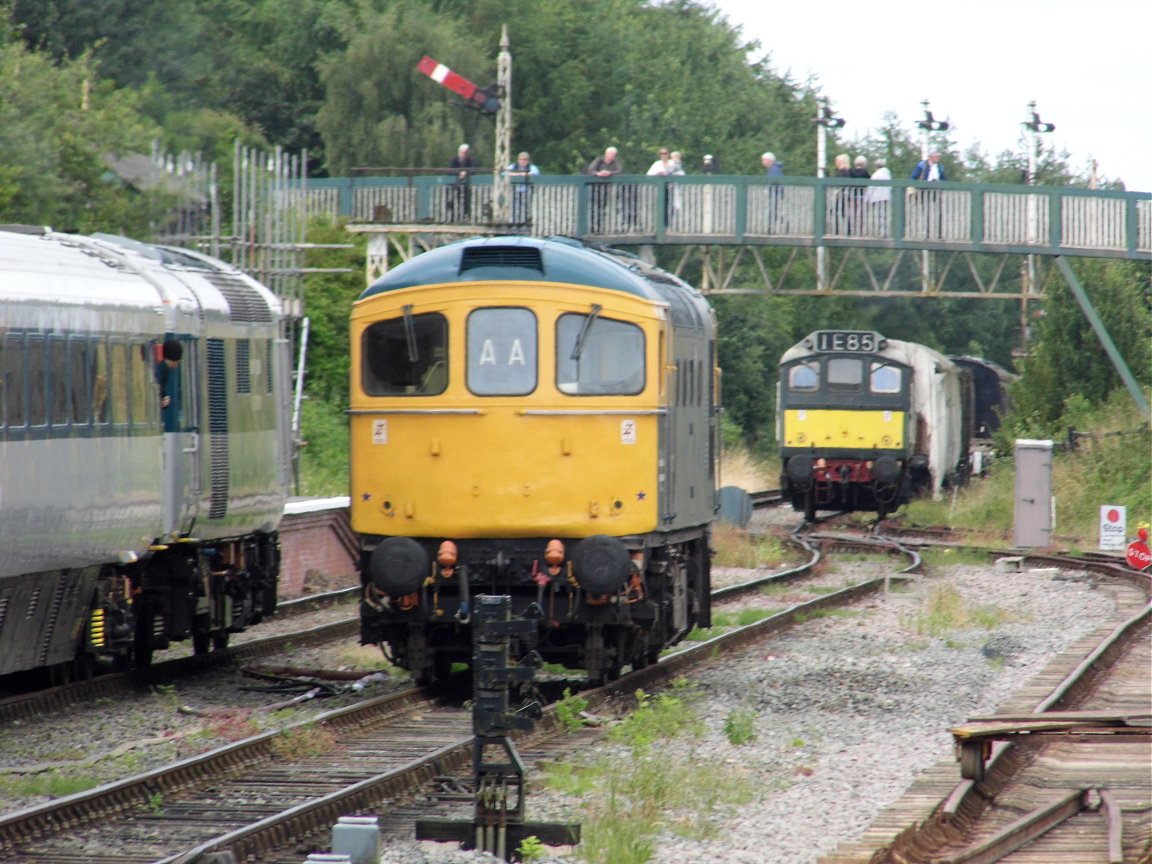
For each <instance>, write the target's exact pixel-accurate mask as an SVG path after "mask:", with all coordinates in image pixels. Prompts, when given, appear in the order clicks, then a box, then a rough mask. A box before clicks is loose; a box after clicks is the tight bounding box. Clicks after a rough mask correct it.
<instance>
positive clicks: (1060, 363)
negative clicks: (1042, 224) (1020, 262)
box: [1012, 259, 1152, 436]
mask: <svg viewBox="0 0 1152 864" xmlns="http://www.w3.org/2000/svg"><path fill="white" fill-rule="evenodd" d="M1073 269H1074V270H1075V272H1076V274H1077V275H1078V277H1079V279H1080V282H1081V284H1082V285H1083V286H1084V289H1085V291H1086V292H1087V294H1088V296H1089V299H1090V300H1091V301H1092V305H1093V307H1094V308H1095V309H1096V313H1097V315H1099V317H1100V319H1101V321H1102V322H1103V324H1104V326H1105V327H1106V328H1107V330H1108V333H1109V334H1110V336H1111V338H1112V341H1113V343H1114V344H1115V346H1116V349H1117V350H1118V351H1119V352H1120V354H1121V356H1123V357H1124V359H1125V360H1126V362H1127V363H1128V366H1129V369H1130V370H1131V372H1132V375H1133V376H1134V377H1135V379H1136V380H1137V382H1139V383H1140V384H1142V385H1143V386H1144V387H1148V386H1150V385H1152V354H1150V345H1152V342H1150V340H1149V334H1152V266H1150V265H1148V264H1147V263H1143V262H1121V261H1105V260H1096V259H1091V260H1087V259H1081V260H1078V261H1076V262H1074V264H1073ZM1062 281H1063V280H1060V284H1054V285H1053V287H1052V288H1051V289H1050V290H1049V292H1048V298H1047V300H1046V301H1045V302H1044V305H1043V307H1042V312H1041V314H1039V315H1038V317H1037V318H1035V319H1034V328H1033V333H1032V341H1031V343H1030V345H1029V350H1028V355H1027V356H1026V357H1024V358H1023V359H1022V360H1021V361H1020V364H1019V366H1020V372H1021V379H1020V380H1019V381H1018V382H1017V383H1016V385H1015V386H1014V387H1013V388H1012V397H1013V409H1014V410H1013V413H1014V415H1015V416H1014V422H1013V425H1012V431H1013V432H1014V433H1017V434H1020V435H1024V436H1044V435H1050V434H1053V433H1056V432H1060V431H1062V430H1060V429H1059V428H1058V424H1059V422H1060V420H1061V418H1062V416H1063V415H1064V412H1065V405H1066V404H1067V403H1068V402H1069V401H1070V400H1072V399H1074V398H1080V399H1083V400H1084V401H1086V402H1087V404H1089V405H1093V406H1098V405H1101V404H1103V403H1104V401H1105V400H1107V399H1108V397H1109V395H1110V394H1111V393H1112V392H1113V391H1115V390H1116V389H1118V388H1119V387H1121V386H1123V385H1122V380H1121V378H1120V377H1119V374H1118V373H1117V371H1116V369H1115V368H1114V367H1113V365H1112V363H1111V361H1110V360H1109V358H1108V356H1107V354H1106V353H1105V351H1104V350H1103V348H1102V347H1101V345H1100V341H1099V340H1098V338H1097V337H1096V333H1095V332H1094V331H1093V329H1092V328H1091V327H1090V326H1089V324H1088V321H1087V320H1086V319H1085V316H1084V313H1083V311H1082V310H1081V309H1080V306H1079V304H1078V303H1077V302H1076V298H1075V297H1074V296H1073V295H1072V292H1071V291H1070V290H1069V289H1068V288H1067V287H1066V286H1065V285H1063V284H1062Z"/></svg>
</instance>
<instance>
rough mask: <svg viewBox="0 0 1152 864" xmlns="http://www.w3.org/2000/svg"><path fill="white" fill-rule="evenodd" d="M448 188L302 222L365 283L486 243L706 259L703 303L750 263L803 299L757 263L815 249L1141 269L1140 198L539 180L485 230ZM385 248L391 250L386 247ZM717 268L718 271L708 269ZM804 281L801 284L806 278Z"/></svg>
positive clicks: (377, 196) (339, 207) (490, 208)
mask: <svg viewBox="0 0 1152 864" xmlns="http://www.w3.org/2000/svg"><path fill="white" fill-rule="evenodd" d="M452 180H453V178H451V177H445V176H427V175H423V176H420V175H413V176H407V177H403V176H401V177H373V176H353V177H348V178H340V179H327V180H307V181H304V185H303V186H302V187H301V189H302V190H303V191H302V194H303V196H304V198H305V200H306V206H307V209H308V211H309V213H312V214H321V213H323V214H326V215H328V216H330V217H334V218H335V217H343V218H345V219H348V220H350V221H351V222H352V223H353V226H352V230H354V231H361V232H364V233H367V234H369V235H370V236H371V237H372V238H374V239H371V240H370V249H369V255H370V262H369V278H374V276H375V275H379V273H381V272H383V270H384V269H386V267H387V252H388V251H389V247H390V246H391V247H392V249H393V251H400V252H401V254H402V255H405V252H406V250H408V249H409V248H411V246H410V244H411V242H412V240H411V239H410V238H415V242H416V245H417V247H421V246H425V244H427V246H432V245H439V244H440V243H442V242H444V241H445V240H448V239H450V238H452V237H454V236H459V235H465V236H471V235H475V234H488V233H491V234H503V233H525V234H530V235H533V236H544V237H546V236H551V235H565V236H572V237H579V238H581V239H584V240H588V241H594V242H600V243H604V244H607V245H613V246H638V247H660V246H677V247H685V249H692V248H696V249H708V250H710V251H709V253H708V255H707V256H706V260H705V265H704V267H703V268H702V269H703V274H702V275H703V279H702V280H698V281H702V282H703V284H700V285H699V287H700V288H701V290H704V291H706V292H712V291H723V290H731V289H732V288H733V283H732V280H731V275H732V265H733V264H734V262H736V261H738V260H739V259H740V258H745V257H746V256H748V255H751V257H752V258H754V259H755V260H756V261H758V262H759V263H760V265H761V268H760V269H761V270H762V275H763V276H764V277H765V278H766V279H767V281H768V284H766V285H765V286H764V288H766V289H767V290H769V291H775V290H787V289H788V288H791V291H789V292H788V293H792V292H794V291H808V290H814V289H813V286H812V285H811V284H809V285H806V286H796V285H794V286H787V285H782V284H777V283H779V282H781V281H782V279H780V278H773V274H772V271H773V269H775V270H777V272H778V273H779V270H780V267H781V266H783V265H782V264H780V263H777V264H776V265H775V266H774V267H768V266H766V265H764V258H763V256H762V255H760V254H758V253H759V252H760V251H761V250H765V249H768V248H770V247H783V248H786V249H789V250H792V251H793V252H794V253H795V254H797V255H803V254H804V252H803V250H816V249H837V248H841V249H849V250H853V249H854V250H890V251H891V252H892V253H893V255H892V256H889V260H897V259H896V256H900V257H901V258H902V259H903V258H908V257H909V255H908V253H913V254H912V255H911V259H913V260H914V259H916V258H920V259H921V261H923V256H917V255H915V254H914V253H917V252H946V253H954V254H963V255H972V254H976V253H980V254H985V255H989V254H990V255H999V256H1006V255H1011V256H1019V255H1031V256H1049V257H1055V256H1069V257H1104V258H1121V259H1128V260H1134V261H1152V193H1148V192H1122V191H1113V190H1102V189H1081V188H1071V187H1056V186H1012V185H991V184H972V183H953V182H945V183H921V182H916V181H910V180H892V181H869V180H849V179H846V178H834V179H817V178H807V177H779V178H767V177H759V176H756V177H746V176H685V177H675V178H667V177H647V176H621V177H618V178H613V179H612V180H611V181H608V182H604V181H599V180H597V179H596V178H592V177H585V176H548V175H542V176H540V177H536V178H533V182H531V183H530V184H523V185H518V184H513V185H512V188H511V198H512V200H511V202H510V204H511V207H510V208H508V211H507V212H508V213H509V218H508V219H506V220H497V219H495V218H493V216H492V214H494V213H497V212H501V208H499V207H497V206H494V201H493V188H494V187H493V182H492V177H490V176H483V177H475V178H473V181H472V183H471V184H470V185H469V186H468V187H467V188H463V189H462V188H461V187H459V186H456V185H454V184H453V182H452ZM389 237H390V238H392V240H393V241H395V240H398V239H399V238H401V237H403V238H405V239H404V240H403V241H402V242H399V243H390V242H388V241H386V240H385V238H389ZM425 248H426V247H425ZM412 251H422V249H421V248H415V249H413V250H412ZM725 251H727V252H728V253H731V254H728V255H727V256H726V255H725ZM735 253H742V254H740V255H737V254H735ZM902 253H903V254H902ZM685 254H687V253H685ZM405 257H406V256H405ZM872 257H875V256H872ZM776 259H779V256H776ZM717 261H726V262H727V263H726V264H722V265H720V266H719V267H717V266H715V264H716V262H717ZM917 267H918V268H919V269H921V270H923V269H924V268H923V266H922V264H918V265H917ZM793 269H794V268H793ZM941 269H942V268H937V270H938V272H939V271H940V270H941ZM994 273H995V270H994V269H993V270H992V271H991V275H990V274H988V273H986V274H983V275H981V276H979V277H978V278H977V279H976V280H975V283H974V285H973V286H970V288H969V290H971V291H973V292H974V293H976V294H980V295H988V294H989V293H998V292H996V291H995V286H994V285H992V284H991V283H990V280H991V279H993V278H994ZM920 275H921V276H929V275H930V274H928V273H921V274H920ZM784 277H785V278H786V273H785V274H784ZM834 277H835V273H833V274H832V278H834ZM806 278H807V279H808V281H809V282H811V275H810V271H809V273H808V274H807V277H806ZM923 281H924V280H922V283H923ZM927 281H928V283H929V284H928V285H927V290H929V291H938V290H941V287H942V284H941V282H940V280H939V279H928V280H927ZM871 282H872V284H871V285H869V286H866V287H867V289H868V290H870V291H884V290H889V289H890V288H891V287H892V279H891V277H890V276H883V275H880V276H876V275H875V274H873V277H872V278H871ZM834 287H835V285H834V284H831V283H830V284H827V285H823V286H820V290H827V289H829V288H834ZM1035 288H1036V286H1035V285H1033V286H1032V289H1033V290H1035ZM922 290H923V285H922ZM949 293H950V294H951V293H952V292H949ZM999 296H1005V297H1008V296H1010V297H1018V296H1019V294H1018V292H1017V291H1013V292H1011V293H1010V294H1000V295H999Z"/></svg>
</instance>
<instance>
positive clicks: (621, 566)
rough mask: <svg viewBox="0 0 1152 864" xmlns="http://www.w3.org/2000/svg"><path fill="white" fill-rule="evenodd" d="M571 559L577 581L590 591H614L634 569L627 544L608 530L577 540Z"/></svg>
mask: <svg viewBox="0 0 1152 864" xmlns="http://www.w3.org/2000/svg"><path fill="white" fill-rule="evenodd" d="M572 563H573V570H574V573H575V576H576V584H578V585H579V586H580V587H581V588H583V589H584V590H585V591H587V592H588V593H589V594H615V593H616V592H617V591H619V590H620V589H621V588H623V587H624V584H625V582H627V581H628V577H629V576H630V575H631V570H632V561H631V558H630V557H629V556H628V550H627V549H625V548H624V544H623V543H621V542H620V541H619V540H617V539H616V538H615V537H609V536H607V535H606V534H594V535H592V536H591V537H585V538H584V539H583V540H581V541H580V542H579V543H578V544H576V550H575V551H574V552H573V553H572Z"/></svg>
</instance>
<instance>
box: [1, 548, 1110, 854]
mask: <svg viewBox="0 0 1152 864" xmlns="http://www.w3.org/2000/svg"><path fill="white" fill-rule="evenodd" d="M885 566H890V565H884V564H876V563H870V562H867V561H862V562H853V563H844V564H840V565H837V567H836V570H835V571H834V573H833V574H832V576H831V578H833V579H835V578H846V577H847V575H848V574H849V573H851V574H852V575H854V576H859V575H860V574H861V572H862V571H863V570H866V569H868V568H874V569H879V568H883V567H885ZM933 574H934V575H932V576H929V577H924V578H922V579H920V580H917V584H915V585H914V586H913V588H912V589H911V590H909V591H906V592H902V593H895V592H894V593H892V594H890V595H889V596H888V597H887V598H881V599H875V600H871V601H867V602H865V603H861V604H859V605H857V606H856V607H854V608H855V611H856V614H854V615H852V616H851V617H829V618H816V619H812V620H810V621H808V622H806V623H804V624H801V625H798V626H797V627H795V628H793V629H792V630H790V631H789V632H787V633H786V634H784V635H782V636H779V637H776V638H773V639H772V640H771V641H768V642H764V643H762V644H761V645H759V646H758V647H754V648H752V649H750V650H748V651H746V652H745V653H743V654H742V655H740V656H738V657H726V658H724V660H723V661H722V662H720V661H717V662H715V663H714V664H713V665H711V666H710V667H708V668H705V669H703V670H700V671H698V672H696V673H694V674H693V675H692V681H693V682H694V683H695V685H696V688H697V690H698V695H699V698H698V699H696V700H695V702H694V704H695V706H696V710H697V712H698V713H699V716H700V718H701V720H702V721H703V727H704V732H703V734H702V736H701V737H699V738H692V737H684V738H677V739H674V740H672V741H669V742H662V743H661V745H660V752H661V755H662V756H663V757H664V758H668V759H683V760H689V759H694V760H696V762H697V763H699V762H700V761H701V760H704V761H707V762H709V763H712V764H720V765H721V766H724V768H725V769H726V770H727V771H730V773H731V776H732V777H733V778H738V779H739V780H740V782H741V783H742V784H744V786H745V787H746V788H747V789H750V790H751V792H752V794H753V796H754V797H753V800H752V801H750V802H748V803H744V804H741V805H727V806H725V807H722V808H721V809H720V810H718V811H717V812H716V813H714V814H712V816H711V817H710V818H711V821H712V822H713V823H714V824H715V827H716V829H717V830H716V832H715V835H714V836H712V837H708V838H706V839H694V838H691V837H684V836H678V835H676V834H674V833H673V832H671V831H670V830H667V829H662V830H661V831H660V833H658V834H657V835H656V836H655V837H654V838H653V846H654V848H655V854H654V856H653V858H652V859H651V861H652V862H653V864H689V862H709V864H753V862H755V864H762V862H772V864H815V862H816V861H817V859H818V857H819V856H820V855H822V854H827V853H829V852H831V851H832V850H833V849H835V848H836V847H837V846H838V845H840V844H841V843H844V842H847V841H851V840H853V839H855V838H858V837H859V836H860V835H861V834H862V833H863V831H864V830H865V829H866V828H867V827H868V826H869V825H870V824H871V822H872V821H873V820H874V819H875V817H876V815H877V814H878V813H879V812H880V810H881V809H883V808H884V807H885V806H887V805H889V804H890V803H892V802H893V801H895V800H896V799H898V798H899V797H900V796H901V795H902V793H903V792H904V790H905V789H906V788H907V787H908V786H909V784H910V783H911V782H912V781H913V780H914V779H916V777H917V775H918V774H919V773H920V772H922V771H924V770H925V769H927V768H930V767H932V766H934V765H935V764H937V763H938V762H939V761H941V760H943V759H947V758H950V757H951V753H952V739H951V736H950V735H949V734H948V732H947V730H948V728H949V727H950V726H953V725H955V724H957V723H959V722H962V721H964V720H966V719H967V718H968V717H970V716H973V715H976V714H981V713H991V712H994V711H995V710H996V709H997V707H998V706H999V705H1001V704H1002V703H1003V702H1004V701H1005V700H1006V699H1007V698H1008V697H1010V696H1011V695H1012V694H1013V693H1014V692H1016V691H1017V690H1018V689H1019V688H1021V687H1022V686H1024V685H1025V684H1027V683H1028V682H1029V681H1030V680H1031V679H1032V678H1033V677H1034V676H1035V675H1036V674H1037V673H1039V672H1040V671H1041V670H1042V669H1043V668H1044V667H1045V666H1046V665H1047V664H1048V662H1049V661H1050V660H1051V659H1052V658H1053V656H1054V655H1056V654H1057V653H1059V652H1060V651H1062V650H1063V649H1065V648H1066V647H1067V646H1069V645H1070V644H1071V643H1073V642H1074V641H1076V640H1077V639H1079V638H1080V637H1082V636H1083V635H1085V634H1086V633H1088V632H1090V631H1092V630H1094V629H1096V628H1097V627H1099V626H1100V625H1102V624H1103V623H1105V622H1108V621H1110V620H1111V619H1112V617H1113V614H1114V607H1115V604H1114V599H1113V595H1112V593H1111V592H1110V591H1108V590H1106V589H1098V588H1097V587H1096V583H1095V581H1094V580H1093V579H1092V578H1091V577H1089V576H1088V575H1087V574H1084V573H1077V572H1066V571H1059V572H1057V571H1053V570H1051V569H1046V570H1035V571H1024V572H1019V573H1015V572H1013V573H1004V572H998V571H997V570H996V568H995V567H994V566H992V565H973V564H960V565H952V566H948V567H940V568H933ZM717 575H718V577H719V580H723V579H724V578H728V579H731V578H732V576H733V575H734V574H732V573H728V574H725V573H723V572H721V573H718V574H717ZM735 575H736V576H737V577H738V579H737V581H739V580H741V579H743V578H745V577H746V574H745V573H740V574H735ZM719 580H718V581H719ZM944 582H947V583H948V584H949V585H951V586H953V587H954V588H955V589H956V591H958V592H959V594H960V595H961V596H962V598H963V600H964V605H965V607H966V608H967V609H969V610H972V609H977V608H980V609H992V610H997V611H999V612H1000V613H1002V614H1003V615H1004V617H1005V618H1006V620H1004V621H1002V623H1000V624H999V625H997V626H995V627H994V628H993V629H988V630H985V629H979V628H972V629H963V630H951V631H949V632H947V633H945V634H943V635H940V636H927V635H921V634H918V633H917V632H916V631H915V629H914V624H915V621H916V619H917V615H918V614H919V613H921V611H922V609H923V604H924V602H925V598H926V597H927V596H928V595H929V594H930V593H931V592H932V591H933V589H934V588H935V587H936V586H938V585H940V584H941V583H944ZM376 656H377V657H378V654H377V655H376ZM315 662H316V663H317V664H318V665H320V664H323V663H324V662H326V658H324V657H322V656H317V657H316V658H315ZM177 695H179V701H181V702H186V701H188V699H191V700H192V701H199V700H198V699H195V697H196V696H199V697H201V698H203V700H204V702H208V701H210V700H209V693H208V692H206V691H205V689H203V686H198V687H197V688H196V691H195V693H181V694H171V695H170V696H169V698H168V700H167V701H168V702H169V704H168V705H167V706H165V704H164V703H165V701H166V699H165V698H153V699H151V700H144V702H142V703H141V705H140V706H138V708H137V709H133V710H139V711H140V712H141V716H139V717H137V716H135V715H132V716H130V717H125V716H124V715H123V714H121V715H119V716H118V718H117V719H116V720H114V721H111V722H112V726H111V727H110V726H109V724H108V723H101V722H95V721H93V718H92V713H91V711H81V710H77V711H69V712H66V713H64V714H62V715H61V716H58V717H56V718H54V723H53V724H52V731H51V734H49V733H48V732H47V731H45V727H43V726H41V725H36V724H32V725H31V726H30V727H29V728H26V729H22V728H21V727H19V726H16V727H13V728H7V729H0V752H2V753H3V756H0V779H2V777H3V773H4V772H3V769H4V768H5V767H9V768H11V767H12V766H14V765H15V764H19V763H25V764H26V763H28V762H31V761H36V760H40V761H41V762H43V761H52V760H53V759H64V758H75V754H77V753H83V752H87V753H92V752H98V751H106V750H108V749H109V746H110V745H109V743H108V742H109V741H122V740H123V739H124V737H125V736H124V730H125V729H133V730H135V734H136V735H137V736H138V737H139V738H141V739H143V738H147V737H150V736H152V735H155V736H157V737H163V736H165V735H172V734H173V733H175V732H177V731H178V730H183V731H190V730H189V729H188V727H189V726H201V727H202V725H203V721H202V720H199V721H195V720H188V719H187V718H182V717H179V716H178V715H176V714H175V712H174V711H173V710H172V704H171V703H172V702H174V701H176V700H177ZM216 700H221V701H223V700H224V696H223V693H222V692H221V690H219V689H217V690H216V691H215V694H214V696H213V697H212V699H211V701H216ZM228 701H230V700H228ZM201 704H203V703H201ZM149 706H151V708H149ZM319 707H322V708H331V707H337V706H336V705H335V704H327V705H323V706H319ZM165 709H166V710H165ZM149 711H151V712H153V713H151V714H149V713H148V712H149ZM737 713H739V714H740V715H741V716H745V717H749V716H750V717H752V718H754V720H753V723H754V726H753V728H754V731H755V737H754V738H753V739H752V740H751V741H748V742H747V743H743V744H740V745H735V744H732V743H730V741H729V740H728V737H727V735H726V734H725V728H724V727H725V721H726V720H728V719H729V718H731V717H733V716H734V715H735V714H737ZM201 734H203V733H201ZM189 737H190V738H195V737H196V736H195V735H192V736H189ZM180 740H181V741H185V742H188V741H189V739H188V738H182V739H180ZM63 742H67V745H65V744H64V743H63ZM602 746H603V747H605V748H607V747H608V746H609V745H602ZM174 748H175V750H176V751H177V752H184V750H183V748H182V747H181V746H179V745H176V744H175V742H173V744H172V745H171V746H169V745H160V744H156V745H151V746H142V747H140V748H139V750H138V751H137V752H138V762H139V765H140V769H141V770H143V769H144V768H146V767H150V766H151V764H152V763H153V762H154V761H155V762H161V761H163V760H164V758H171V756H172V755H173V749H174ZM196 749H201V748H200V747H197V748H196ZM585 749H586V748H585ZM609 752H610V751H609ZM620 755H621V756H623V757H625V758H627V753H626V752H625V751H621V753H620ZM957 777H959V773H958V772H957ZM533 779H538V778H533ZM5 797H6V796H5ZM30 803H34V802H32V801H25V802H14V801H10V800H9V801H5V802H4V805H5V806H4V807H3V808H0V809H3V810H11V809H14V806H25V805H27V804H30ZM587 809H588V802H584V801H581V800H578V799H572V798H569V797H566V796H565V795H563V794H560V793H558V792H554V791H550V790H547V789H544V788H543V784H542V783H539V782H533V784H532V791H531V793H530V797H529V798H528V818H529V819H534V820H557V821H581V820H582V819H584V818H585V814H586V811H587ZM408 836H409V837H410V836H411V835H408ZM384 840H385V842H384V845H383V852H382V857H381V859H380V860H381V862H382V864H401V862H403V864H473V862H481V861H487V862H491V861H495V860H496V859H494V858H492V857H491V856H485V855H481V854H478V853H474V852H471V853H470V852H463V851H461V850H459V849H457V848H455V846H453V845H451V844H436V843H417V842H415V841H412V840H410V839H407V838H404V837H394V836H385V838H384ZM575 854H576V853H575V851H574V850H570V849H569V850H559V851H557V852H555V853H554V854H553V857H551V858H547V859H545V861H548V862H572V861H573V860H574V859H575Z"/></svg>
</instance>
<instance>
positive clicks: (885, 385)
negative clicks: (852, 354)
mask: <svg viewBox="0 0 1152 864" xmlns="http://www.w3.org/2000/svg"><path fill="white" fill-rule="evenodd" d="M903 378H904V375H903V374H902V373H901V371H900V370H899V369H897V368H896V367H895V366H888V365H886V364H884V363H873V364H872V376H871V381H872V383H871V390H872V392H873V393H899V392H900V389H901V385H902V383H903Z"/></svg>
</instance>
